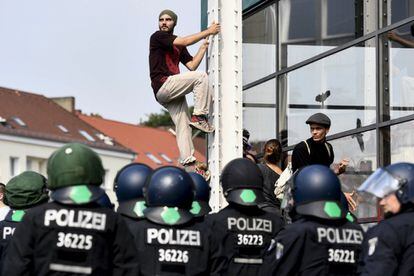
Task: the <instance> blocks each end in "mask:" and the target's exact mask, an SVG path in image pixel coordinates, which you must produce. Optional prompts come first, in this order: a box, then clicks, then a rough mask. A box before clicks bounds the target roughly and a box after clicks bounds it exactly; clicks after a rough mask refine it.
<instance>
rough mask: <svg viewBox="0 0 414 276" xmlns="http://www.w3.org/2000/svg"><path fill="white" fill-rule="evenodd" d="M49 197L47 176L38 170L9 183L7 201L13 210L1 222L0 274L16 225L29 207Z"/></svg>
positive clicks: (15, 178)
mask: <svg viewBox="0 0 414 276" xmlns="http://www.w3.org/2000/svg"><path fill="white" fill-rule="evenodd" d="M48 199H49V196H48V192H47V189H46V178H45V177H44V176H43V175H41V174H38V173H36V172H32V171H26V172H23V173H21V174H19V175H17V176H15V177H13V178H12V179H10V181H9V182H8V183H7V186H6V191H5V202H6V203H7V205H9V206H10V208H11V210H10V211H9V212H8V213H7V215H6V218H5V219H4V220H3V221H1V222H0V257H1V259H0V274H1V271H2V268H3V262H4V258H5V256H6V254H7V248H8V245H9V242H10V240H11V238H12V237H13V233H14V230H15V228H16V226H17V225H18V223H20V221H21V220H22V219H23V216H24V215H25V214H26V211H27V210H28V209H29V208H33V207H35V206H37V205H40V204H43V203H46V202H47V201H48Z"/></svg>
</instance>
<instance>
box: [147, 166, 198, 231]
mask: <svg viewBox="0 0 414 276" xmlns="http://www.w3.org/2000/svg"><path fill="white" fill-rule="evenodd" d="M144 195H145V204H146V206H147V208H146V209H145V210H144V216H145V217H146V218H147V219H148V220H150V221H152V222H155V223H158V224H162V225H180V224H184V223H186V222H188V221H190V220H191V219H192V218H193V215H192V214H191V212H190V210H191V205H192V203H193V200H194V184H193V180H192V179H191V177H190V175H189V174H188V173H187V172H186V171H184V170H183V169H180V168H177V167H173V166H165V167H161V168H158V169H156V170H154V171H153V173H152V174H151V175H150V176H149V177H148V179H147V181H146V183H145V187H144Z"/></svg>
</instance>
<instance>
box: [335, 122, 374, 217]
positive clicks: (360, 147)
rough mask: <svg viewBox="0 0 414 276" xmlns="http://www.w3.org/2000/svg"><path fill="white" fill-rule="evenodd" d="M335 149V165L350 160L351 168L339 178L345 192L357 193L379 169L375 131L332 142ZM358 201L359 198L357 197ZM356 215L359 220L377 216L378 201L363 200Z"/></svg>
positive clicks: (360, 201) (360, 200) (360, 199)
mask: <svg viewBox="0 0 414 276" xmlns="http://www.w3.org/2000/svg"><path fill="white" fill-rule="evenodd" d="M330 143H331V144H332V146H333V148H334V153H335V160H334V163H339V162H340V160H341V159H343V158H346V159H348V160H349V166H348V168H347V170H346V172H345V173H344V174H342V175H341V176H340V177H339V178H340V180H341V183H342V190H343V191H344V192H352V191H356V190H357V188H358V187H359V186H360V185H361V184H362V182H363V181H364V180H365V179H366V178H367V177H368V176H369V175H370V174H371V173H372V172H373V171H375V170H376V168H377V155H376V135H375V130H372V131H367V132H363V133H360V134H356V135H352V136H348V137H344V138H341V139H336V140H333V141H330ZM355 199H357V196H355ZM358 201H359V204H358V208H357V210H356V213H355V214H356V215H357V217H359V218H371V217H376V216H377V207H376V200H374V199H372V200H368V199H365V200H362V198H358Z"/></svg>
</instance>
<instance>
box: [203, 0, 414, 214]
mask: <svg viewBox="0 0 414 276" xmlns="http://www.w3.org/2000/svg"><path fill="white" fill-rule="evenodd" d="M222 1H223V0H222ZM206 2H207V1H202V9H203V10H204V11H206V5H207V3H206ZM412 48H414V0H279V1H277V0H262V1H260V0H244V1H243V124H244V128H246V129H248V130H249V131H250V134H251V138H250V139H251V141H252V142H256V143H257V144H261V143H262V142H265V141H266V140H268V139H271V138H275V137H277V138H278V139H279V140H280V141H282V143H283V146H284V150H285V151H287V152H290V151H291V150H292V149H293V147H294V146H295V145H296V144H297V143H298V142H300V141H302V140H305V139H307V138H309V137H310V133H309V127H308V126H307V125H306V124H305V121H306V119H307V118H308V117H309V116H310V115H312V114H313V113H316V112H323V113H325V114H327V115H328V116H329V117H330V118H331V120H332V126H331V129H330V132H329V136H328V140H329V142H330V143H332V145H333V147H334V151H335V162H339V160H341V159H342V158H347V159H349V161H350V162H349V166H348V169H347V172H346V173H345V174H343V175H341V181H342V183H343V189H344V191H352V190H354V189H356V187H358V186H359V185H360V184H361V183H362V182H363V180H364V179H365V178H366V177H367V176H368V175H369V174H371V173H372V172H373V171H374V170H375V169H376V168H377V167H379V166H384V165H387V164H390V163H393V162H398V161H408V162H414V130H413V129H414V114H413V110H414V49H412ZM357 216H358V217H360V218H361V221H363V222H370V221H376V220H377V219H378V218H379V217H380V216H381V214H380V213H379V212H378V209H377V207H376V203H375V202H374V201H372V202H361V203H360V205H359V208H358V210H357Z"/></svg>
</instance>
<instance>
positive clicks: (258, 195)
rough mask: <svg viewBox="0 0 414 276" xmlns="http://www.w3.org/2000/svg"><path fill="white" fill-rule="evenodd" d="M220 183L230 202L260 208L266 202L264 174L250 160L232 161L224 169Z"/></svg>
mask: <svg viewBox="0 0 414 276" xmlns="http://www.w3.org/2000/svg"><path fill="white" fill-rule="evenodd" d="M220 181H221V186H222V188H223V192H224V196H225V197H226V199H227V201H228V202H232V203H236V204H239V205H242V206H258V205H259V204H260V203H262V202H264V201H265V198H264V195H263V175H262V172H261V171H260V169H259V168H258V167H257V165H256V164H255V163H253V162H252V161H250V160H248V159H245V158H236V159H234V160H232V161H230V162H229V163H228V164H227V165H226V166H225V167H224V168H223V171H222V174H221V178H220Z"/></svg>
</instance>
